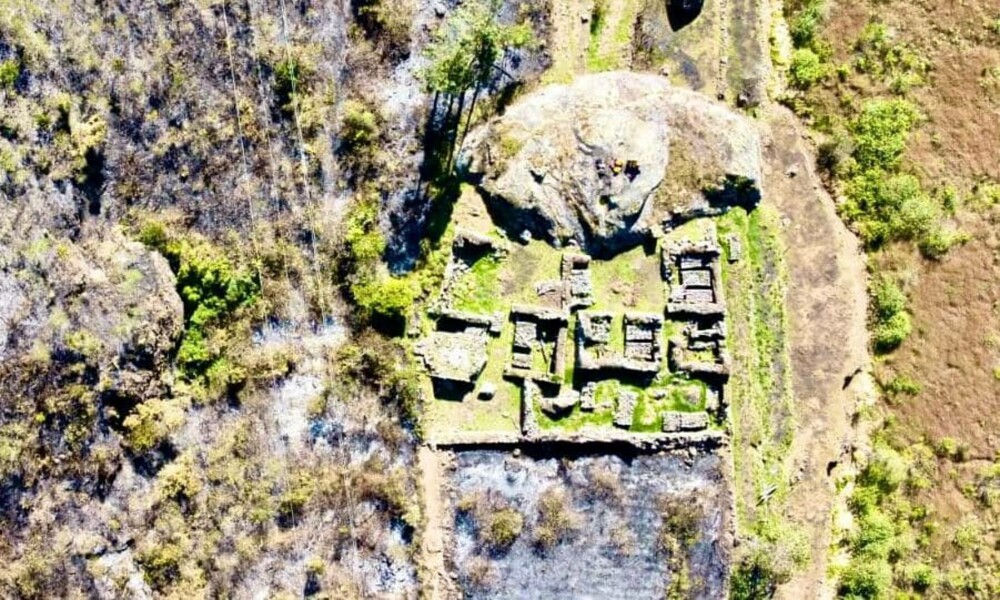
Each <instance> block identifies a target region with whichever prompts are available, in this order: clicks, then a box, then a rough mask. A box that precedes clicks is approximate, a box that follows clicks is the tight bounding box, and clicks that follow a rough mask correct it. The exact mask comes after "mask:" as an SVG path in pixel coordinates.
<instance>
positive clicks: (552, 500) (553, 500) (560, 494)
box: [535, 487, 579, 549]
mask: <svg viewBox="0 0 1000 600" xmlns="http://www.w3.org/2000/svg"><path fill="white" fill-rule="evenodd" d="M578 527H579V515H577V514H576V513H575V512H574V511H573V509H572V507H571V506H570V500H569V495H568V494H567V493H566V490H565V489H563V488H561V487H550V488H548V489H547V490H545V491H544V492H542V495H541V496H540V497H539V499H538V524H537V526H536V529H535V543H536V544H537V545H538V546H539V547H541V548H543V549H545V548H549V547H551V546H554V545H556V544H558V543H560V542H562V541H563V540H565V539H566V538H567V537H569V536H570V535H571V534H572V533H573V532H574V531H575V530H576V529H577V528H578Z"/></svg>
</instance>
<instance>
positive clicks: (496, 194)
mask: <svg viewBox="0 0 1000 600" xmlns="http://www.w3.org/2000/svg"><path fill="white" fill-rule="evenodd" d="M674 143H677V144H679V147H683V148H684V149H685V154H690V156H684V157H678V163H680V162H684V163H687V164H685V165H682V164H678V169H679V170H683V171H687V170H690V169H689V167H690V165H691V164H694V165H696V168H697V169H698V170H700V171H701V173H699V174H698V175H697V176H696V177H694V179H696V180H697V181H692V182H691V184H690V186H688V187H690V188H691V189H690V190H686V192H687V193H688V194H689V195H688V196H687V197H686V198H682V199H680V200H681V205H682V206H683V207H684V208H685V210H687V209H689V208H690V207H691V205H694V204H697V203H698V202H704V201H705V198H704V196H703V194H702V191H703V188H705V187H711V185H712V184H718V185H719V186H720V187H721V186H723V185H725V183H724V182H726V181H730V182H731V181H740V182H743V185H744V186H745V185H746V184H747V182H749V184H750V185H751V186H755V185H756V183H757V182H759V180H760V172H761V168H760V141H759V138H758V135H757V132H756V130H755V129H754V128H753V126H752V125H751V124H750V122H749V121H747V120H746V119H744V118H743V117H740V116H738V115H736V114H734V113H732V112H730V111H729V110H728V109H727V108H725V107H724V106H721V105H718V104H715V103H713V102H711V101H710V100H708V99H707V98H705V97H704V96H701V95H699V94H697V93H695V92H690V91H686V90H681V89H675V88H673V87H671V86H670V83H669V81H668V80H667V79H665V78H662V77H659V76H655V75H648V74H637V73H624V72H613V73H602V74H596V75H588V76H584V77H580V78H578V79H577V80H576V81H575V82H573V83H572V84H570V85H555V86H550V87H547V88H545V89H542V90H540V91H538V92H536V93H534V94H532V95H530V96H528V97H527V98H525V99H524V100H522V101H520V102H518V103H516V104H514V105H513V106H511V107H510V108H509V109H508V110H507V111H506V113H505V114H504V115H503V116H502V117H499V118H496V119H493V120H491V121H490V122H489V123H488V124H486V125H485V126H483V127H481V128H479V129H477V130H476V131H474V132H472V133H471V134H470V135H469V136H468V138H467V139H466V142H465V144H464V146H463V148H462V150H461V152H460V157H459V165H460V168H461V169H463V170H464V172H465V173H466V174H467V175H468V176H469V178H470V179H472V180H474V181H477V182H478V185H479V186H480V188H481V190H482V191H484V192H485V193H486V195H487V196H488V197H489V201H490V202H491V203H493V205H494V208H495V209H496V211H497V212H498V213H499V214H501V216H502V217H503V218H504V219H505V220H506V221H507V222H506V225H507V227H508V228H509V229H510V230H511V231H522V230H524V229H528V230H530V231H531V232H532V233H533V234H534V235H535V236H540V237H543V238H546V239H549V240H551V241H554V242H557V243H561V242H567V241H569V240H575V241H576V242H577V243H579V244H580V246H581V247H583V248H584V249H586V250H587V251H588V252H590V253H595V252H614V251H617V250H619V249H621V248H623V247H627V246H629V245H632V244H634V243H637V242H638V241H639V240H641V239H642V237H643V236H644V235H645V234H646V233H648V231H649V229H650V227H651V226H652V224H653V223H652V221H653V219H654V218H655V217H656V216H660V217H662V216H664V215H663V214H660V215H656V214H655V213H657V212H661V213H669V212H670V209H669V207H660V209H657V210H654V208H655V207H654V206H653V202H652V199H653V198H654V196H655V194H654V192H655V191H656V190H657V188H658V187H659V186H660V185H661V183H663V182H664V178H671V177H674V178H675V179H678V180H679V179H682V178H684V176H683V175H682V174H680V173H676V174H675V173H674V172H672V170H671V169H670V163H671V157H670V156H669V154H670V148H671V147H673V144H674ZM674 188H676V186H673V185H672V186H671V189H674ZM674 200H676V199H672V200H671V201H674Z"/></svg>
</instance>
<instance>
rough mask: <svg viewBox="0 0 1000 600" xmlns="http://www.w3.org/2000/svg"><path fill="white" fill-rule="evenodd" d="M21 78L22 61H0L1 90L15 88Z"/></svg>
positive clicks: (12, 59) (14, 59)
mask: <svg viewBox="0 0 1000 600" xmlns="http://www.w3.org/2000/svg"><path fill="white" fill-rule="evenodd" d="M20 76H21V61H19V60H17V59H16V58H11V59H8V60H4V61H0V89H3V88H13V87H14V84H15V83H17V78H18V77H20Z"/></svg>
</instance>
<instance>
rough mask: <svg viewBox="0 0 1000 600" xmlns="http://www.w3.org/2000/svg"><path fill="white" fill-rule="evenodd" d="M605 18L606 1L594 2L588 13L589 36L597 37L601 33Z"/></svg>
mask: <svg viewBox="0 0 1000 600" xmlns="http://www.w3.org/2000/svg"><path fill="white" fill-rule="evenodd" d="M607 16H608V0H594V8H593V9H592V10H591V11H590V35H598V34H599V33H600V32H601V30H602V29H603V28H604V20H605V19H606V18H607Z"/></svg>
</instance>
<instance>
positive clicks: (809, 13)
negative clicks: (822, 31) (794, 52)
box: [789, 0, 823, 48]
mask: <svg viewBox="0 0 1000 600" xmlns="http://www.w3.org/2000/svg"><path fill="white" fill-rule="evenodd" d="M822 21H823V3H822V2H821V1H819V0H812V1H808V0H807V2H806V4H805V6H803V7H802V9H801V10H800V11H799V13H798V15H796V16H795V17H794V18H793V19H792V20H791V22H790V24H789V33H790V34H791V36H792V43H793V44H795V47H796V48H807V47H810V46H812V44H813V42H814V41H815V40H816V30H817V29H818V28H819V25H820V23H821V22H822Z"/></svg>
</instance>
